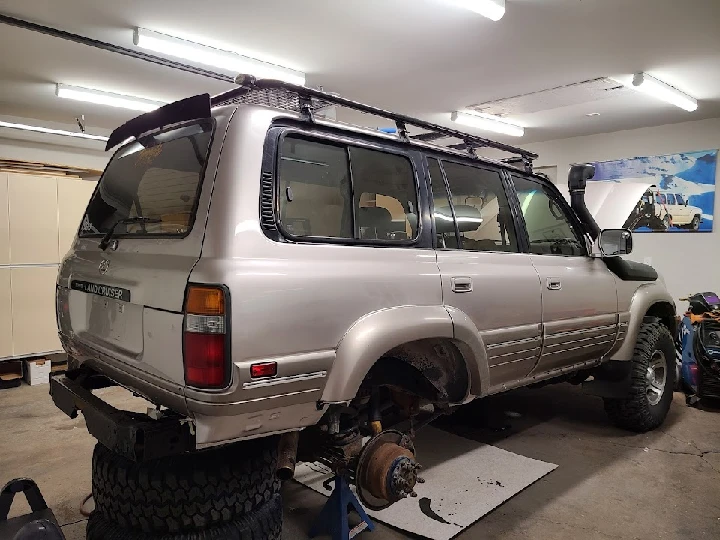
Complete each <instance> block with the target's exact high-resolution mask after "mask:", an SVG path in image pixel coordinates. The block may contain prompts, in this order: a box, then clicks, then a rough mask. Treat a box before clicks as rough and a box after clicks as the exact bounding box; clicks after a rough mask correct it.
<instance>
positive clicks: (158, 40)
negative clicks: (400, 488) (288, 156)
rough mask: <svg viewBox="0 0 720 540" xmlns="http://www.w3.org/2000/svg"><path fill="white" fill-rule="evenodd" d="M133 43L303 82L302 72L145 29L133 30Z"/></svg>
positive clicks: (232, 68)
mask: <svg viewBox="0 0 720 540" xmlns="http://www.w3.org/2000/svg"><path fill="white" fill-rule="evenodd" d="M134 42H135V45H137V46H138V47H142V48H143V49H149V50H151V51H155V52H159V53H162V54H166V55H168V56H176V57H178V58H182V59H184V60H189V61H190V62H197V63H198V64H205V65H208V66H213V67H216V68H220V69H224V70H227V71H230V72H232V73H235V74H238V73H248V74H250V75H254V76H255V77H257V78H258V79H278V80H281V81H285V82H289V83H293V84H299V85H304V84H305V74H304V73H302V72H300V71H296V70H294V69H290V68H286V67H283V66H278V65H277V64H271V63H268V62H263V61H262V60H257V59H256V58H250V57H249V56H242V55H240V54H237V53H234V52H230V51H224V50H222V49H216V48H215V47H210V46H208V45H202V44H200V43H194V42H192V41H187V40H184V39H180V38H177V37H174V36H169V35H167V34H161V33H159V32H154V31H152V30H146V29H145V28H136V29H135V36H134Z"/></svg>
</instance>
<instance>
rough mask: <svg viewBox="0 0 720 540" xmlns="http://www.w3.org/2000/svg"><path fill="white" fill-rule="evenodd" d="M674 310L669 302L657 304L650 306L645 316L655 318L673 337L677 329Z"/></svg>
mask: <svg viewBox="0 0 720 540" xmlns="http://www.w3.org/2000/svg"><path fill="white" fill-rule="evenodd" d="M675 315H676V313H675V308H674V307H673V305H672V304H670V303H669V302H657V303H655V304H653V305H652V306H650V308H649V309H648V310H647V313H646V314H645V316H646V317H655V318H657V319H660V322H661V323H662V324H663V325H665V326H666V327H667V329H668V330H670V334H671V335H673V336H674V335H675V330H676V327H677V319H676V318H675Z"/></svg>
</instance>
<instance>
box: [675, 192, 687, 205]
mask: <svg viewBox="0 0 720 540" xmlns="http://www.w3.org/2000/svg"><path fill="white" fill-rule="evenodd" d="M675 200H676V201H677V203H678V204H680V205H682V204H685V200H684V199H683V197H682V195H680V194H679V193H677V194H675Z"/></svg>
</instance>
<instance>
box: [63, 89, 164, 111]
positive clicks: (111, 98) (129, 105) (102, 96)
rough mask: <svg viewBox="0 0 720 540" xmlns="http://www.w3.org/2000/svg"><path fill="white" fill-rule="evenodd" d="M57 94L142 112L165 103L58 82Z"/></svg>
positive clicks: (152, 109)
mask: <svg viewBox="0 0 720 540" xmlns="http://www.w3.org/2000/svg"><path fill="white" fill-rule="evenodd" d="M55 94H56V95H57V96H58V97H61V98H66V99H74V100H76V101H85V102H87V103H97V104H98V105H109V106H110V107H120V108H122V109H132V110H133V111H142V112H150V111H154V110H155V109H157V108H158V107H160V106H162V105H165V103H163V102H161V101H153V100H151V99H144V98H139V97H136V96H127V95H124V94H114V93H112V92H103V91H102V90H93V89H92V88H82V87H81V86H68V85H66V84H58V85H57V89H56V90H55Z"/></svg>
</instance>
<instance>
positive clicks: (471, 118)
mask: <svg viewBox="0 0 720 540" xmlns="http://www.w3.org/2000/svg"><path fill="white" fill-rule="evenodd" d="M450 120H452V121H453V122H457V123H458V124H463V125H466V126H471V127H475V128H478V129H483V130H485V131H494V132H495V133H502V134H503V135H510V136H512V137H522V136H523V135H524V134H525V128H523V127H522V126H518V125H517V124H512V123H510V122H508V121H507V120H505V119H504V118H501V117H499V116H495V115H493V114H486V113H478V112H472V113H470V112H462V111H455V112H454V113H452V114H451V115H450Z"/></svg>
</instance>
